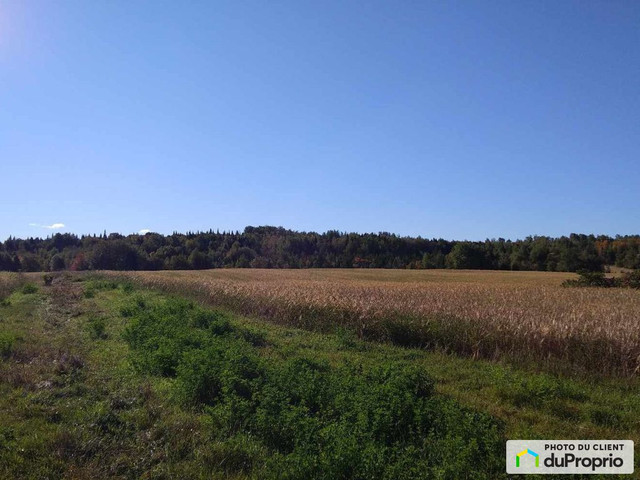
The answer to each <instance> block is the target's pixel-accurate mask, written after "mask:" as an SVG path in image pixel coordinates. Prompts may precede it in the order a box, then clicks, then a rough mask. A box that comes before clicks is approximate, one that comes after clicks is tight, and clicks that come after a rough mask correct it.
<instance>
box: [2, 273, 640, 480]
mask: <svg viewBox="0 0 640 480" xmlns="http://www.w3.org/2000/svg"><path fill="white" fill-rule="evenodd" d="M53 289H55V292H54V291H52V290H53ZM83 291H92V292H93V294H92V295H91V296H89V297H87V296H86V295H83V294H82V292H83ZM9 298H10V300H11V302H10V305H9V306H7V307H5V308H4V309H3V310H2V311H1V312H0V351H1V352H2V356H1V360H0V410H2V412H3V415H1V416H0V478H26V479H36V478H51V479H54V478H79V479H85V478H86V479H89V478H92V479H93V478H114V477H115V478H185V479H189V478H214V479H215V478H219V479H222V478H225V479H226V478H260V479H262V478H291V479H294V478H295V479H314V478H407V479H413V478H437V479H438V478H439V479H456V480H457V479H465V478H467V479H481V478H491V479H494V478H495V479H499V478H506V475H505V474H504V473H503V472H504V465H503V462H504V459H503V455H504V440H505V439H507V438H631V439H634V440H636V441H638V440H640V438H638V437H637V435H638V432H640V423H639V419H640V401H639V400H638V397H637V395H635V394H634V393H633V392H637V388H638V385H637V382H636V381H635V380H633V379H612V378H609V379H607V378H599V377H590V378H585V379H579V378H574V379H568V378H566V377H562V376H555V375H550V374H544V373H539V372H536V371H535V369H534V368H531V369H527V370H525V369H516V368H514V367H510V366H507V365H505V364H501V363H493V362H487V361H482V360H472V359H466V358H460V357H456V356H452V355H446V354H444V353H437V352H425V351H422V350H416V349H411V348H401V347H397V346H389V345H381V344H375V343H371V342H365V341H362V340H359V339H357V338H356V337H355V335H354V334H353V332H352V331H350V330H346V329H338V330H337V331H336V332H335V333H317V332H316V333H314V332H308V331H303V330H298V329H295V328H288V327H283V326H275V325H270V324H267V323H264V322H262V321H259V320H255V319H247V318H242V317H238V316H234V315H232V314H229V313H225V312H221V311H219V310H210V309H205V308H202V307H200V306H198V305H196V304H194V303H192V302H188V301H185V300H181V299H177V298H173V297H168V296H166V295H162V294H158V293H155V292H151V291H147V290H138V289H136V288H134V287H133V286H132V285H131V284H129V283H125V284H121V283H119V282H115V281H105V280H101V279H97V278H87V279H85V280H83V281H81V282H72V281H70V280H69V279H65V278H61V280H60V281H56V282H55V283H54V284H53V286H52V287H51V288H50V289H42V291H41V294H39V295H33V294H24V293H22V292H21V289H20V287H17V289H16V290H14V293H13V294H12V295H11V296H10V297H9ZM549 478H552V477H549ZM592 478H595V477H592Z"/></svg>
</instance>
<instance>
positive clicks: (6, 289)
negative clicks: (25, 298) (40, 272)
mask: <svg viewBox="0 0 640 480" xmlns="http://www.w3.org/2000/svg"><path fill="white" fill-rule="evenodd" d="M25 281H26V280H25V278H24V276H23V275H20V274H17V273H5V272H0V304H2V303H4V302H6V298H7V297H8V296H9V295H11V294H12V293H13V292H14V291H15V290H17V289H18V287H20V286H22V285H24V283H25Z"/></svg>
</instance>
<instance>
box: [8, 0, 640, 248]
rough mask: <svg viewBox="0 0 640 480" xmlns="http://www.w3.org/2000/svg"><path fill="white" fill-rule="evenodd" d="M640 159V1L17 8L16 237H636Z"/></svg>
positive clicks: (13, 55) (11, 16)
mask: <svg viewBox="0 0 640 480" xmlns="http://www.w3.org/2000/svg"><path fill="white" fill-rule="evenodd" d="M639 153H640V2H635V1H624V2H623V1H577V2H570V1H562V2H558V1H556V0H553V1H518V2H514V1H465V2H453V1H452V2H430V1H427V2H424V1H420V2H417V1H416V2H413V1H406V2H390V1H388V2H377V1H370V2H355V1H352V2H344V1H323V2H309V1H291V2H280V1H274V2H263V1H260V2H257V1H256V2H245V1H230V2H213V1H206V2H195V1H193V2H176V1H174V2H167V1H154V2H141V1H136V2H130V1H126V2H125V1H110V2H87V1H71V0H67V1H62V2H49V1H44V0H43V1H29V0H19V1H18V0H15V1H7V0H0V172H1V174H0V239H4V238H6V237H8V236H9V235H14V236H18V237H26V236H46V235H48V234H50V233H52V232H54V231H61V232H75V233H79V234H80V233H94V232H95V233H101V232H102V231H103V230H107V231H108V232H111V231H118V232H122V233H131V232H136V231H139V230H141V229H150V230H153V231H158V232H161V233H170V232H172V231H186V230H192V231H195V230H207V229H209V228H214V229H217V228H219V229H221V230H231V229H233V230H236V229H239V230H242V229H243V228H244V227H245V226H246V225H267V224H268V225H279V226H284V227H288V228H293V229H298V230H315V231H325V230H328V229H338V230H343V231H357V232H371V231H373V232H377V231H392V232H395V233H398V234H402V235H421V236H423V237H429V238H430V237H443V238H447V239H472V240H475V239H484V238H491V237H507V238H521V237H524V236H526V235H535V234H540V235H553V236H557V235H563V234H569V233H571V232H582V233H605V234H617V233H620V234H631V233H640V228H639V224H640V208H639V207H638V205H640V155H639ZM54 224H64V227H62V228H57V229H53V228H46V226H52V225H54Z"/></svg>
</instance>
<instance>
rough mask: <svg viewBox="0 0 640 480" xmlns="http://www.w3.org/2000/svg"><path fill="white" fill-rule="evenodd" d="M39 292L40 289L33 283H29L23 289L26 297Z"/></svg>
mask: <svg viewBox="0 0 640 480" xmlns="http://www.w3.org/2000/svg"><path fill="white" fill-rule="evenodd" d="M37 292H38V287H36V286H35V285H34V284H33V283H27V284H26V285H25V286H24V287H22V293H24V294H25V295H29V294H31V293H37Z"/></svg>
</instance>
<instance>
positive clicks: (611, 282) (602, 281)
mask: <svg viewBox="0 0 640 480" xmlns="http://www.w3.org/2000/svg"><path fill="white" fill-rule="evenodd" d="M578 274H579V275H580V277H579V278H578V279H576V280H565V281H564V282H562V286H563V287H604V288H614V287H624V288H640V270H634V271H633V272H625V273H623V274H622V276H621V277H619V278H616V277H606V276H605V274H604V273H603V272H586V271H581V272H578Z"/></svg>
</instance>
